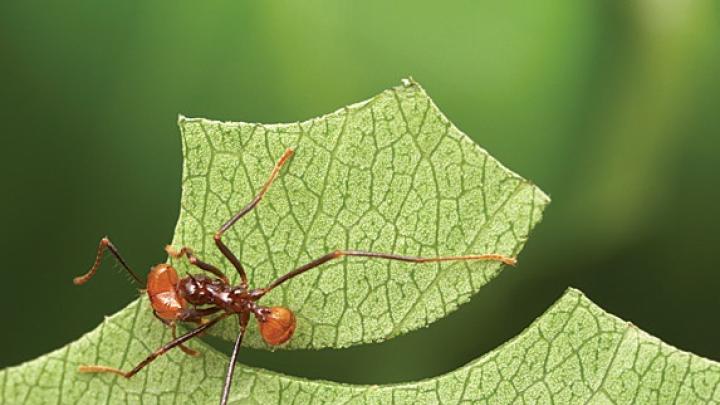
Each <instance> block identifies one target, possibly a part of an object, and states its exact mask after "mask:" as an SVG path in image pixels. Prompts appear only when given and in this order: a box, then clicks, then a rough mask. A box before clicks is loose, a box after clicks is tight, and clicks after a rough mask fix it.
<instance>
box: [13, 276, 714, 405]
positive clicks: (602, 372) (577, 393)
mask: <svg viewBox="0 0 720 405" xmlns="http://www.w3.org/2000/svg"><path fill="white" fill-rule="evenodd" d="M148 309H149V308H148V307H147V305H146V303H145V302H134V303H133V304H131V305H130V306H129V307H128V308H127V309H125V310H123V311H121V312H120V313H118V314H116V315H115V316H112V317H110V318H108V319H107V320H106V321H105V322H103V324H102V325H100V326H99V327H98V328H97V329H95V330H94V331H92V332H90V333H89V334H87V335H85V336H84V337H82V338H81V339H80V340H78V341H76V342H74V343H71V344H69V345H67V346H66V347H64V348H62V349H59V350H57V351H55V352H52V353H50V354H48V355H45V356H43V357H41V358H39V359H36V360H33V361H31V362H28V363H25V364H23V365H21V366H18V367H13V368H9V369H6V370H4V371H2V372H0V393H1V396H0V399H1V400H2V403H8V404H16V403H26V402H29V403H80V404H86V403H87V404H96V403H113V404H115V403H140V402H142V403H144V404H154V403H197V404H206V403H207V404H213V403H217V401H218V398H219V395H220V390H221V387H222V379H223V373H224V370H225V367H226V365H227V361H228V359H227V356H225V355H223V354H221V353H218V352H216V351H214V350H213V349H212V348H210V347H209V346H207V345H205V344H204V343H202V342H200V341H196V342H193V343H191V346H192V347H194V348H196V349H199V350H201V351H202V352H203V356H201V357H200V358H191V357H189V356H186V355H184V354H182V353H180V352H171V353H169V354H167V355H165V356H164V357H163V358H161V359H159V360H158V361H157V363H156V364H154V365H153V366H151V367H149V368H148V369H147V370H146V371H143V372H141V373H140V374H138V375H137V376H136V377H135V378H133V379H131V380H124V379H122V378H120V377H115V376H110V375H87V374H78V373H77V372H76V370H77V367H78V365H80V364H85V363H101V364H109V365H118V366H122V367H124V368H129V367H131V366H133V365H134V364H135V363H136V362H137V361H139V360H140V359H142V358H143V357H144V356H145V355H146V354H147V353H148V352H149V351H150V350H152V349H154V348H155V347H156V346H158V345H160V344H161V343H162V342H165V341H167V340H168V339H169V337H170V336H169V333H168V332H167V331H166V330H164V329H162V328H158V327H157V326H156V322H157V320H156V319H154V318H153V316H152V315H150V312H149V310H148ZM232 392H233V394H232V397H231V399H232V401H233V403H237V404H246V403H247V404H279V403H300V404H304V403H313V404H319V403H346V404H365V403H374V404H386V403H395V404H416V403H458V402H460V401H470V402H478V403H491V404H509V403H539V404H546V403H561V404H566V403H594V404H601V403H602V404H605V403H616V404H631V403H642V404H652V403H662V404H668V403H677V404H696V403H711V402H715V403H717V402H718V401H720V364H718V363H716V362H713V361H710V360H707V359H704V358H701V357H699V356H695V355H693V354H690V353H687V352H683V351H681V350H678V349H676V348H674V347H672V346H669V345H667V344H665V343H663V342H661V341H660V340H658V339H656V338H654V337H652V336H650V335H648V334H646V333H645V332H643V331H641V330H640V329H638V328H637V327H635V326H633V325H632V324H630V323H628V322H625V321H623V320H621V319H619V318H616V317H614V316H612V315H610V314H607V313H605V312H604V311H603V310H602V309H601V308H599V307H598V306H596V305H595V304H593V303H592V302H591V301H590V300H588V299H587V298H586V297H585V296H584V295H582V293H580V292H579V291H577V290H572V289H570V290H568V291H567V292H566V293H565V295H564V296H563V297H562V298H561V299H560V300H559V301H558V302H556V303H555V304H554V305H553V306H552V307H551V308H550V309H549V310H548V311H547V312H546V313H545V314H544V315H542V316H541V317H540V318H538V319H537V320H536V321H535V322H534V323H533V324H532V325H530V327H528V328H527V329H526V330H525V331H523V332H522V333H521V334H520V335H519V336H517V337H515V338H513V339H511V340H510V341H509V342H507V343H506V344H504V345H503V346H501V347H499V348H497V349H495V350H494V351H492V352H490V353H488V354H486V355H485V356H483V357H481V358H479V359H477V360H475V361H473V362H471V363H469V364H467V365H465V366H463V367H461V368H459V369H457V370H455V371H452V372H450V373H448V374H445V375H443V376H440V377H435V378H431V379H427V380H423V381H418V382H409V383H403V384H393V385H349V384H337V383H333V382H327V381H309V380H305V379H301V378H294V377H289V376H285V375H281V374H277V373H273V372H269V371H265V370H260V369H255V368H249V367H245V366H243V365H242V364H238V369H237V373H236V379H235V382H234V386H233V391H232Z"/></svg>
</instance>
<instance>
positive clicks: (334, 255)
mask: <svg viewBox="0 0 720 405" xmlns="http://www.w3.org/2000/svg"><path fill="white" fill-rule="evenodd" d="M344 256H358V257H368V258H374V259H387V260H396V261H401V262H409V263H433V262H450V261H463V260H485V261H497V262H502V263H505V264H507V265H510V266H514V265H515V264H516V263H517V260H515V258H513V257H507V256H503V255H500V254H496V253H489V254H482V255H463V256H439V257H417V256H403V255H396V254H392V253H377V252H365V251H362V250H336V251H334V252H331V253H328V254H326V255H325V256H322V257H320V258H318V259H315V260H313V261H311V262H310V263H307V264H305V265H303V266H300V267H298V268H297V269H295V270H293V271H291V272H289V273H287V274H285V275H283V276H280V277H278V278H277V279H276V280H275V281H273V282H272V283H270V284H268V286H267V287H265V288H263V289H261V290H259V291H258V292H256V293H255V295H256V296H258V298H259V297H262V296H263V295H265V294H266V293H268V292H269V291H270V290H272V289H273V288H275V287H277V286H279V285H280V284H282V283H284V282H286V281H288V280H290V279H291V278H293V277H295V276H299V275H300V274H302V273H304V272H306V271H308V270H311V269H314V268H315V267H318V266H320V265H322V264H324V263H327V262H329V261H330V260H333V259H339V258H341V257H344ZM256 291H257V290H256Z"/></svg>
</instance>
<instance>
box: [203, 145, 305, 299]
mask: <svg viewBox="0 0 720 405" xmlns="http://www.w3.org/2000/svg"><path fill="white" fill-rule="evenodd" d="M292 154H293V150H292V148H287V149H285V153H283V154H282V156H280V159H278V161H277V163H275V167H274V168H273V170H272V172H270V177H269V178H268V179H267V181H265V184H264V185H263V187H262V188H261V189H260V192H259V193H258V194H257V195H256V196H255V198H253V199H252V201H250V202H249V203H248V204H247V205H246V206H245V207H243V209H241V210H240V211H239V212H238V213H237V214H235V215H234V216H233V217H232V218H230V220H228V221H227V222H226V223H224V224H223V226H221V227H220V229H218V231H217V232H216V233H215V236H214V237H213V239H214V240H215V245H217V248H218V249H220V252H222V254H223V255H224V256H225V257H226V258H227V259H228V260H229V261H230V263H232V264H233V266H235V269H236V270H237V272H238V274H240V280H241V283H240V285H241V286H242V287H243V288H247V286H248V280H247V274H246V273H245V269H244V268H243V266H242V264H240V260H238V258H237V257H236V256H235V254H234V253H233V252H232V251H231V250H230V249H229V248H228V247H227V246H226V245H225V243H224V242H223V241H222V236H223V234H224V233H225V231H227V230H228V229H229V228H230V227H231V226H233V225H234V224H235V223H236V222H237V221H238V220H239V219H240V218H242V217H243V216H244V215H245V214H247V213H248V212H250V211H252V209H253V208H255V207H256V206H257V205H258V203H259V202H260V200H262V198H263V197H264V196H265V193H267V191H268V189H269V188H270V186H271V185H272V183H273V181H275V178H276V177H277V175H278V173H280V169H282V167H283V165H284V164H285V162H286V161H287V160H288V159H289V158H290V156H292Z"/></svg>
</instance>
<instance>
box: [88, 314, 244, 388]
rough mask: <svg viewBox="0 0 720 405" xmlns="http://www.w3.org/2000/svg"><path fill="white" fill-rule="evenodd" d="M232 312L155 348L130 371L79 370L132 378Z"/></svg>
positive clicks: (102, 367)
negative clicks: (160, 357)
mask: <svg viewBox="0 0 720 405" xmlns="http://www.w3.org/2000/svg"><path fill="white" fill-rule="evenodd" d="M229 315H230V314H222V315H220V316H218V317H216V318H214V319H213V320H211V321H210V322H208V323H206V324H203V325H200V326H198V327H197V328H195V329H193V330H191V331H190V332H188V333H186V334H184V335H182V336H180V337H179V338H176V339H173V340H172V341H171V342H169V343H167V344H165V345H163V346H162V347H160V348H159V349H157V350H155V351H154V352H152V353H150V355H149V356H148V357H146V358H145V359H144V360H143V361H141V362H140V363H139V364H138V365H137V366H135V367H134V368H133V369H132V370H130V371H122V370H120V369H117V368H114V367H108V366H97V365H88V366H80V367H79V368H78V371H80V372H81V373H113V374H117V375H120V376H123V377H125V378H130V377H132V376H134V375H135V374H137V373H138V371H140V370H142V369H143V368H144V367H145V366H147V365H148V364H150V363H152V362H153V361H154V360H155V359H157V358H158V357H159V356H162V355H163V354H165V353H167V352H168V351H169V350H171V349H173V348H175V347H177V346H180V345H182V344H183V343H185V342H187V341H188V340H190V339H192V338H194V337H195V336H197V335H199V334H201V333H203V332H204V331H205V330H207V329H209V328H210V327H212V326H213V325H215V324H216V323H218V322H219V321H220V320H222V319H225V318H226V317H228V316H229Z"/></svg>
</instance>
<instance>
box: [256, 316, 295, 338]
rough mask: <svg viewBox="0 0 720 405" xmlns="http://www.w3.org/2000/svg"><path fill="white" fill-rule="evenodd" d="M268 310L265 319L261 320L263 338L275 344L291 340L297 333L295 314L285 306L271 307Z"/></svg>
mask: <svg viewBox="0 0 720 405" xmlns="http://www.w3.org/2000/svg"><path fill="white" fill-rule="evenodd" d="M266 311H267V312H266V314H267V316H266V318H265V321H264V322H260V334H261V335H262V338H263V340H264V341H265V342H266V343H267V344H269V345H273V346H275V345H281V344H283V343H285V342H287V341H288V340H290V338H291V337H292V335H293V333H295V314H293V312H292V311H291V310H289V309H287V308H285V307H271V308H267V309H266ZM263 312H265V311H263Z"/></svg>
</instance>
